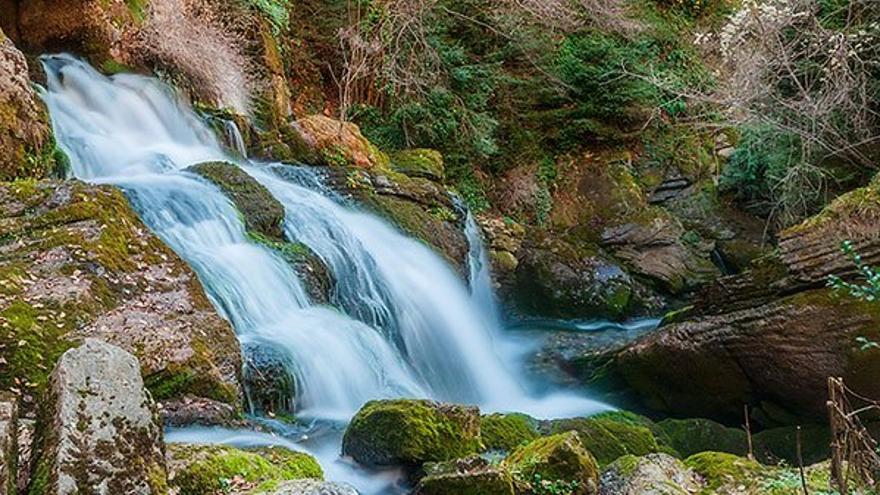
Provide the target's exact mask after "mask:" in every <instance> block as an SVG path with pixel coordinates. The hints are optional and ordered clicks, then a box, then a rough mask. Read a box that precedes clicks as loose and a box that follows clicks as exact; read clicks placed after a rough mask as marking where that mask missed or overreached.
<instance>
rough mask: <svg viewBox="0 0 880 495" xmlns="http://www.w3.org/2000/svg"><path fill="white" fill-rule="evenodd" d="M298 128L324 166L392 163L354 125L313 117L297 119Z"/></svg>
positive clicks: (374, 165) (385, 165) (361, 165)
mask: <svg viewBox="0 0 880 495" xmlns="http://www.w3.org/2000/svg"><path fill="white" fill-rule="evenodd" d="M296 128H297V129H298V130H299V131H300V133H301V134H302V136H303V137H304V138H305V140H306V143H307V144H308V145H309V146H310V147H311V148H312V149H313V150H314V151H315V153H316V154H317V155H318V156H319V157H320V159H321V162H322V163H323V164H325V165H330V166H340V167H344V166H354V167H358V168H365V169H372V168H385V167H387V166H388V164H389V159H388V155H386V154H385V153H383V152H381V151H379V149H378V148H376V146H375V145H373V144H372V143H371V142H370V141H369V140H368V139H367V138H365V137H364V136H363V134H361V130H360V129H359V128H358V126H357V125H356V124H353V123H351V122H341V121H339V120H334V119H331V118H330V117H326V116H324V115H310V116H308V117H303V118H301V119H299V120H297V121H296Z"/></svg>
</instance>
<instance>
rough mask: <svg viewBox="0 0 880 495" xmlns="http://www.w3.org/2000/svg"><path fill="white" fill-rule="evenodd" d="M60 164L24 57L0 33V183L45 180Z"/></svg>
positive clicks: (60, 157)
mask: <svg viewBox="0 0 880 495" xmlns="http://www.w3.org/2000/svg"><path fill="white" fill-rule="evenodd" d="M0 17H2V14H0ZM63 162H64V160H63V153H60V152H56V148H55V140H54V138H53V137H52V127H51V125H50V124H49V115H48V112H47V111H46V107H45V106H44V105H43V102H42V100H40V98H39V96H37V93H36V91H34V89H33V87H32V86H31V82H30V79H29V76H28V66H27V62H26V61H25V58H24V55H22V53H21V52H19V51H18V50H17V49H16V48H15V45H13V44H12V41H11V40H10V39H9V38H7V37H6V35H5V34H3V31H0V181H9V180H13V179H16V178H24V177H36V178H42V177H46V176H47V175H48V174H50V173H51V172H55V171H56V170H55V168H56V165H61V164H63Z"/></svg>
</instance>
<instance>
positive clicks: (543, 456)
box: [504, 431, 599, 495]
mask: <svg viewBox="0 0 880 495" xmlns="http://www.w3.org/2000/svg"><path fill="white" fill-rule="evenodd" d="M504 466H506V467H507V468H508V469H510V471H511V472H514V473H518V476H519V480H518V481H519V482H520V483H522V484H524V485H525V486H530V487H531V489H532V491H533V492H534V491H537V490H540V488H538V487H535V486H534V485H541V486H544V487H545V485H553V486H560V485H564V488H562V489H565V490H567V493H571V494H572V495H593V494H595V493H596V492H597V490H598V481H599V471H598V469H599V468H598V466H597V465H596V460H595V459H594V458H593V456H592V455H591V454H590V453H589V452H588V451H587V450H586V449H585V448H584V446H583V445H582V444H581V441H580V440H579V439H578V434H577V433H575V432H573V431H569V432H567V433H560V434H558V435H552V436H549V437H542V438H539V439H537V440H534V441H533V442H531V443H529V444H527V445H524V446H522V447H520V448H518V449H516V450H515V451H513V452H512V453H511V454H510V456H508V457H507V458H506V459H505V460H504ZM545 488H546V487H545Z"/></svg>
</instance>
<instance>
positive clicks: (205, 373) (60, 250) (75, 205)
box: [0, 181, 241, 411]
mask: <svg viewBox="0 0 880 495" xmlns="http://www.w3.org/2000/svg"><path fill="white" fill-rule="evenodd" d="M0 224H2V230H3V231H4V233H5V234H6V235H4V236H3V238H2V239H0V252H2V253H3V255H2V257H0V358H2V360H0V387H21V389H22V409H23V410H25V411H31V410H33V409H34V408H35V404H36V397H37V396H38V395H39V394H40V393H41V392H42V391H43V390H44V389H45V386H46V382H47V377H48V374H49V371H50V370H51V369H52V367H53V366H54V365H55V362H56V360H57V359H58V357H59V356H60V355H61V354H62V353H63V352H64V351H65V350H67V349H68V348H70V347H72V346H75V345H76V344H77V343H78V342H80V341H81V340H82V339H83V338H86V337H95V338H100V339H103V340H105V341H107V342H110V343H112V344H114V345H118V346H120V347H122V348H124V349H126V350H127V351H129V352H131V353H133V354H135V355H136V356H138V358H139V361H140V365H141V371H142V373H143V375H144V377H145V381H146V383H147V386H148V388H150V391H151V392H152V394H153V397H154V398H155V399H156V400H158V401H162V402H164V401H167V400H171V399H174V398H176V397H182V396H183V395H186V394H191V395H194V396H198V397H204V398H209V399H213V400H218V401H221V402H225V403H227V404H231V405H232V406H233V407H236V408H237V407H239V404H240V402H239V401H240V385H239V376H240V373H241V354H240V347H239V344H238V340H237V339H236V337H235V334H234V332H233V331H232V328H231V327H230V326H229V323H228V322H226V321H225V320H223V319H222V318H220V316H219V315H218V314H217V312H216V310H215V309H214V307H213V306H212V305H211V303H210V301H209V300H208V298H207V297H206V295H205V293H204V291H203V289H202V288H201V286H200V285H199V283H198V280H197V278H196V276H195V274H194V273H193V272H192V270H191V269H190V268H189V267H188V266H187V265H186V264H185V263H184V262H183V261H182V260H180V258H179V257H178V256H177V255H176V254H175V253H174V252H173V251H171V250H170V249H169V248H168V247H166V246H165V245H164V244H162V242H161V241H160V240H159V239H158V238H157V237H156V236H155V235H153V234H152V233H151V232H150V231H149V230H148V229H147V227H146V226H144V224H143V223H141V221H140V220H139V219H138V218H137V216H136V215H135V213H134V212H133V211H132V209H131V207H130V206H129V204H128V202H127V201H126V199H125V197H124V196H123V195H122V194H121V193H120V192H119V191H118V190H117V189H115V188H112V187H109V186H94V185H87V184H83V183H81V182H78V181H67V182H63V183H61V182H48V181H47V182H38V183H35V182H16V183H12V184H0ZM16 380H19V382H16Z"/></svg>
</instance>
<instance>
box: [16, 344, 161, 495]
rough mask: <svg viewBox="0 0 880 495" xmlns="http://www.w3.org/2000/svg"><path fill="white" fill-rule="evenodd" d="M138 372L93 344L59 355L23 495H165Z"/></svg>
mask: <svg viewBox="0 0 880 495" xmlns="http://www.w3.org/2000/svg"><path fill="white" fill-rule="evenodd" d="M140 368H141V367H140V365H139V364H138V361H137V359H136V358H135V357H134V356H132V355H131V354H129V353H127V352H125V351H124V350H122V349H120V348H119V347H116V346H113V345H110V344H107V343H105V342H102V341H99V340H96V339H86V340H85V343H84V344H83V345H82V346H80V347H77V348H75V349H71V350H69V351H67V352H65V353H64V354H63V355H62V356H61V359H59V361H58V364H57V365H56V366H55V370H54V371H53V372H52V377H51V384H50V386H49V390H48V394H47V397H46V400H44V401H43V407H42V410H41V411H40V420H39V422H38V425H37V429H36V431H37V434H38V436H39V437H38V440H37V445H38V448H37V451H38V452H39V457H38V459H37V462H36V468H35V471H34V474H33V478H32V479H31V482H30V487H29V493H33V494H43V493H46V494H59V495H62V494H65V495H66V494H75V493H106V492H107V487H112V488H113V489H115V490H118V491H119V492H120V493H131V494H140V495H152V494H163V493H166V492H167V490H168V486H167V479H166V477H167V476H166V463H165V451H164V444H163V442H162V426H161V422H160V419H159V414H158V411H157V409H156V406H155V403H154V402H153V400H152V398H151V397H150V394H149V393H147V391H146V389H145V388H144V382H143V380H142V379H141V374H140Z"/></svg>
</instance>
